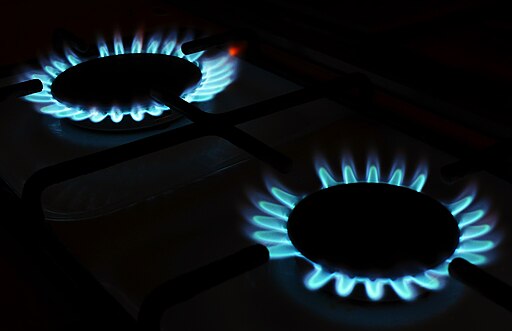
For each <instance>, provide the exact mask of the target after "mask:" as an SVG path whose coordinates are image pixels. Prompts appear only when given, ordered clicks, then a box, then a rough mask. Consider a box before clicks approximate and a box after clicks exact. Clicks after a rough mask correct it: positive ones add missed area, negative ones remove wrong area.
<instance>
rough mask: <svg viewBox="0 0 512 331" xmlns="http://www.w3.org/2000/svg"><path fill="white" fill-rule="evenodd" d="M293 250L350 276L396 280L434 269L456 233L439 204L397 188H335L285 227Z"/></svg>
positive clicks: (310, 199)
mask: <svg viewBox="0 0 512 331" xmlns="http://www.w3.org/2000/svg"><path fill="white" fill-rule="evenodd" d="M287 228H288V236H289V238H290V240H291V242H292V243H293V245H294V246H295V247H296V248H297V250H298V251H299V252H300V253H301V254H303V255H304V256H305V257H306V258H308V259H310V260H311V261H313V262H315V263H318V264H321V265H322V266H324V267H325V268H326V269H328V270H330V271H332V272H335V271H341V272H344V273H345V274H347V275H350V276H358V277H368V278H397V277H403V276H406V275H414V274H418V273H420V272H423V271H424V270H427V269H430V268H434V267H435V266H437V265H439V264H441V263H442V262H444V261H445V260H447V259H448V258H449V257H450V256H451V255H452V254H453V253H454V251H455V249H456V248H457V247H458V244H459V237H460V230H459V228H458V225H457V221H456V220H455V218H454V217H453V215H452V214H451V213H450V212H449V211H448V210H447V209H446V208H445V207H444V206H443V205H442V204H440V203H439V202H438V201H436V200H434V199H432V198H430V197H428V196H426V195H424V194H421V193H419V192H416V191H414V190H411V189H408V188H404V187H401V186H395V185H389V184H381V183H354V184H350V185H338V186H333V187H329V188H326V189H324V190H320V191H317V192H315V193H313V194H310V195H308V196H307V197H306V198H304V199H303V200H301V201H300V202H299V203H298V204H297V205H296V206H295V208H294V209H293V210H292V212H291V214H290V215H289V217H288V222H287Z"/></svg>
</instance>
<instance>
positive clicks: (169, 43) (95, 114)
mask: <svg viewBox="0 0 512 331" xmlns="http://www.w3.org/2000/svg"><path fill="white" fill-rule="evenodd" d="M143 39H144V38H143V34H142V33H138V34H137V35H136V36H135V37H134V38H133V40H132V41H131V43H127V42H123V40H122V39H121V37H120V35H119V34H116V35H115V36H114V40H113V47H109V46H108V45H107V43H106V42H105V41H104V40H103V39H99V41H98V45H97V46H98V54H99V55H98V57H95V58H84V57H81V56H79V55H77V54H76V53H75V52H73V50H72V49H70V48H65V50H64V53H65V56H57V55H52V56H50V59H49V60H48V61H43V63H42V66H43V71H41V70H38V71H35V72H34V71H31V72H29V73H27V78H30V79H33V78H37V79H39V80H41V81H42V82H43V90H42V91H41V92H40V93H36V94H32V95H30V96H27V97H25V99H26V100H28V101H31V102H34V103H36V105H37V108H38V110H39V111H40V112H41V113H43V114H48V115H51V116H53V117H56V118H64V119H68V120H71V121H72V122H73V123H74V124H76V125H79V126H82V127H86V128H90V129H96V130H131V129H140V128H146V127H153V126H155V125H160V124H163V123H167V122H169V121H171V120H173V119H176V118H178V117H179V115H178V114H177V113H175V112H173V111H169V109H168V108H167V107H166V106H163V105H161V104H158V103H156V102H155V101H153V100H152V99H151V98H150V95H149V92H150V90H151V89H154V88H158V89H159V90H163V91H168V92H169V93H176V94H178V95H180V96H181V98H183V99H184V100H186V101H188V102H205V101H209V100H211V99H213V98H214V97H215V95H217V94H218V93H220V92H222V91H223V90H224V89H225V88H226V87H227V86H228V85H229V84H230V83H231V82H232V81H233V80H234V78H235V74H236V61H235V60H234V58H233V57H231V56H230V55H229V54H221V55H216V56H207V54H205V52H198V53H195V54H191V55H185V54H183V52H182V51H181V44H183V43H184V42H187V41H190V40H192V39H193V36H192V34H191V33H187V34H186V35H185V36H184V37H183V38H178V33H177V32H176V31H172V32H171V33H169V35H168V36H167V37H166V38H163V37H162V34H161V33H157V34H154V35H153V36H152V37H150V38H149V40H148V41H147V43H144V41H143ZM127 44H130V47H126V48H125V45H127ZM147 115H149V116H147Z"/></svg>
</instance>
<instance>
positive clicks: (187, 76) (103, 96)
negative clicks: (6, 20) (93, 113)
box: [51, 53, 201, 112]
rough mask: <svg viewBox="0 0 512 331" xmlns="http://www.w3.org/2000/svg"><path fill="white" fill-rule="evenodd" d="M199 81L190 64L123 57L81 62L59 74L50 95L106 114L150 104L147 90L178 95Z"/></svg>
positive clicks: (165, 58)
mask: <svg viewBox="0 0 512 331" xmlns="http://www.w3.org/2000/svg"><path fill="white" fill-rule="evenodd" d="M200 80H201V70H200V69H199V68H198V67H197V66H196V65H194V64H193V63H191V62H189V61H187V60H185V59H181V58H178V57H176V56H168V55H164V54H151V53H141V54H122V55H115V56H107V57H100V58H97V59H93V60H89V61H85V62H82V63H80V64H78V65H76V66H73V67H71V68H69V69H67V70H65V71H64V72H62V73H61V74H60V75H58V76H57V77H56V78H55V80H54V81H53V83H52V85H51V92H52V95H53V97H54V98H55V99H57V100H58V101H60V102H62V103H64V104H67V105H71V106H80V107H84V108H87V109H91V108H96V109H97V110H98V111H100V112H108V111H110V110H111V109H112V107H114V106H117V107H120V108H121V109H122V108H130V107H131V106H133V105H134V104H141V105H148V104H150V103H151V98H150V91H151V89H153V88H161V89H162V90H164V91H168V92H169V93H175V94H177V95H181V94H182V93H183V92H185V91H186V90H187V89H189V88H191V87H193V86H194V85H196V84H198V83H199V81H200Z"/></svg>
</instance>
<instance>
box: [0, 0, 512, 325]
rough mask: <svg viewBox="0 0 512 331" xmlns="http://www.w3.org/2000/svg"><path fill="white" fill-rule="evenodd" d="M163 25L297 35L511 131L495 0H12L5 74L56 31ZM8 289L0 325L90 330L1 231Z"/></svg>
mask: <svg viewBox="0 0 512 331" xmlns="http://www.w3.org/2000/svg"><path fill="white" fill-rule="evenodd" d="M165 25H193V26H204V27H208V28H207V29H208V30H209V31H217V30H218V31H221V30H223V29H225V28H231V27H240V26H244V27H250V28H252V29H255V30H256V31H258V32H259V33H260V34H261V35H262V36H266V37H269V38H270V39H272V40H274V41H275V40H279V41H282V40H284V41H288V42H289V43H281V47H282V48H283V49H284V50H285V51H287V52H297V53H298V54H299V53H300V54H306V53H307V52H306V51H305V50H304V49H306V48H307V49H311V50H315V51H318V52H319V53H321V54H327V55H328V56H329V57H331V58H335V59H338V60H341V61H343V62H344V63H348V64H349V65H350V66H351V68H358V69H360V70H364V71H368V72H370V73H372V74H375V75H377V76H379V77H384V78H386V79H388V80H390V81H393V82H396V83H397V84H399V85H401V86H405V87H407V91H409V89H410V90H411V91H414V93H418V94H419V95H422V96H424V97H425V98H426V99H428V100H430V101H431V102H432V103H438V104H442V105H443V107H446V109H448V110H446V112H445V111H444V110H443V109H445V108H443V107H438V108H436V109H437V111H438V112H440V114H441V115H442V116H446V117H450V118H451V119H452V120H456V121H458V122H461V123H463V124H464V125H467V126H471V127H472V129H476V130H477V131H480V132H485V133H486V134H487V135H490V136H493V137H495V138H509V134H508V132H509V131H510V130H509V129H510V126H511V124H512V115H511V109H512V97H511V93H510V88H511V87H512V84H511V83H512V61H511V59H512V43H511V41H512V20H511V18H510V11H508V10H507V8H506V7H505V5H502V4H501V3H500V2H497V1H477V0H474V1H457V0H444V1H443V0H441V1H407V0H392V1H378V0H364V1H337V4H336V5H333V4H332V1H325V0H316V1H302V2H299V3H298V2H295V1H241V2H239V3H230V4H227V3H217V2H216V1H184V2H178V1H134V0H124V1H97V0H94V1H87V2H78V1H75V2H73V1H37V2H35V1H30V2H26V1H17V2H15V1H9V2H8V3H6V2H4V3H3V4H2V5H1V8H0V31H1V34H0V39H1V40H0V43H1V45H2V52H0V75H1V76H6V75H8V74H10V73H12V72H13V70H14V71H15V68H16V67H17V66H18V65H20V64H24V63H27V62H31V61H34V60H35V59H36V58H37V57H38V55H39V54H44V53H45V52H47V51H48V50H50V49H51V47H52V43H53V39H52V36H53V33H54V31H55V30H56V29H57V28H64V29H67V30H69V31H71V32H73V33H74V34H75V35H77V36H78V37H80V38H81V39H83V40H84V41H86V42H91V43H92V42H93V41H94V39H95V37H96V36H97V35H98V34H99V33H101V32H103V33H106V34H110V33H111V31H113V30H115V29H119V30H121V32H123V31H128V32H129V33H132V31H135V30H136V29H137V28H140V27H143V28H147V29H152V28H155V27H158V26H165ZM297 45H300V46H302V47H297ZM1 76H0V78H1ZM404 95H412V94H411V93H409V92H404ZM3 162H5V160H3ZM9 220H12V218H11V217H7V216H5V215H4V217H2V221H4V222H6V221H9ZM0 293H1V295H2V300H1V302H2V304H1V305H0V311H1V314H0V316H1V319H0V320H1V321H0V329H5V330H32V329H37V330H53V329H62V330H77V329H80V328H82V327H83V328H84V329H87V326H86V325H85V324H84V322H83V321H85V320H88V318H87V316H81V315H80V314H79V313H77V312H76V309H74V305H73V301H74V300H77V298H73V297H72V296H71V295H70V294H69V293H66V292H65V291H64V290H62V289H59V286H58V284H53V283H52V280H51V279H45V277H44V276H42V274H41V273H40V271H39V270H38V269H37V268H35V267H34V266H33V265H32V263H31V262H30V260H28V259H27V257H26V256H25V254H24V253H23V249H22V248H21V247H19V246H18V244H17V242H16V239H15V238H13V237H11V236H10V235H9V234H8V233H7V232H6V231H4V230H3V229H2V228H0Z"/></svg>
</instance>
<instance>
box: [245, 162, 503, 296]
mask: <svg viewBox="0 0 512 331" xmlns="http://www.w3.org/2000/svg"><path fill="white" fill-rule="evenodd" d="M366 169H367V171H366V176H365V177H364V178H360V177H358V175H357V173H356V168H355V167H354V165H353V163H352V162H343V165H342V172H343V176H342V179H341V180H337V179H336V177H335V176H333V175H332V173H333V172H332V171H330V170H328V168H327V167H319V168H318V177H319V179H320V181H321V183H322V186H323V188H322V189H321V190H319V191H316V192H313V193H311V194H308V195H305V196H301V195H297V194H292V193H290V192H286V191H285V190H283V189H281V188H278V187H271V188H270V192H271V194H272V195H273V197H274V198H275V199H276V200H277V201H278V202H279V203H275V202H270V201H259V202H258V203H257V205H258V207H259V209H260V210H261V211H262V212H264V213H265V215H256V216H253V217H252V218H251V219H250V221H251V222H252V223H253V224H254V225H256V226H257V227H258V228H259V229H258V230H255V231H253V233H252V237H253V238H254V239H256V240H257V241H258V242H261V243H263V244H265V245H267V246H268V248H269V251H270V257H271V258H272V259H282V258H292V257H298V258H301V259H303V260H305V261H307V262H308V263H309V264H311V265H312V267H313V270H312V271H311V272H309V274H308V275H307V276H306V277H305V279H304V283H305V286H306V287H307V288H308V289H310V290H317V289H320V288H322V287H324V286H325V285H327V284H328V283H329V282H330V281H331V280H334V281H335V289H336V293H337V294H338V295H339V296H342V297H348V296H350V295H351V294H352V293H354V290H355V289H356V286H357V285H358V284H361V285H363V286H364V290H365V291H364V292H365V293H366V295H365V298H369V299H370V300H372V301H378V300H382V299H383V298H384V297H385V294H386V293H385V285H388V286H389V287H390V288H391V289H392V290H393V291H392V292H391V293H389V294H390V295H388V296H387V299H388V300H393V297H394V298H399V299H403V300H408V301H410V300H414V299H416V298H417V297H418V295H419V294H420V293H422V292H425V291H427V290H439V289H441V288H443V286H444V284H445V279H446V277H447V276H448V263H449V262H450V261H452V260H453V259H454V258H456V257H462V258H464V259H466V260H468V261H470V262H471V263H473V264H477V265H480V264H483V263H485V262H486V261H487V259H486V257H485V256H484V255H483V253H485V252H487V251H489V250H491V249H492V248H493V247H494V246H495V243H494V242H493V241H491V240H482V239H481V238H480V237H482V236H484V235H486V234H487V233H489V232H490V230H491V226H490V225H488V224H483V222H482V219H483V218H484V215H485V213H486V211H485V210H484V209H479V208H475V207H471V205H472V204H473V201H474V199H475V194H474V193H472V194H468V195H465V196H463V197H462V198H460V199H457V200H456V201H455V202H452V203H448V204H442V203H440V202H438V201H437V200H435V199H433V198H431V197H429V196H427V195H425V194H423V193H421V190H422V188H423V186H424V184H425V183H426V180H427V171H426V169H424V168H420V169H419V170H418V171H416V174H415V176H414V178H413V179H412V180H411V181H410V182H409V183H406V182H405V179H404V178H405V167H403V166H396V165H395V166H394V167H393V170H392V171H391V173H390V175H389V176H386V177H384V176H381V174H380V168H379V165H378V163H377V162H375V163H372V162H369V163H368V164H367V167H366ZM261 229H263V231H261Z"/></svg>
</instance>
